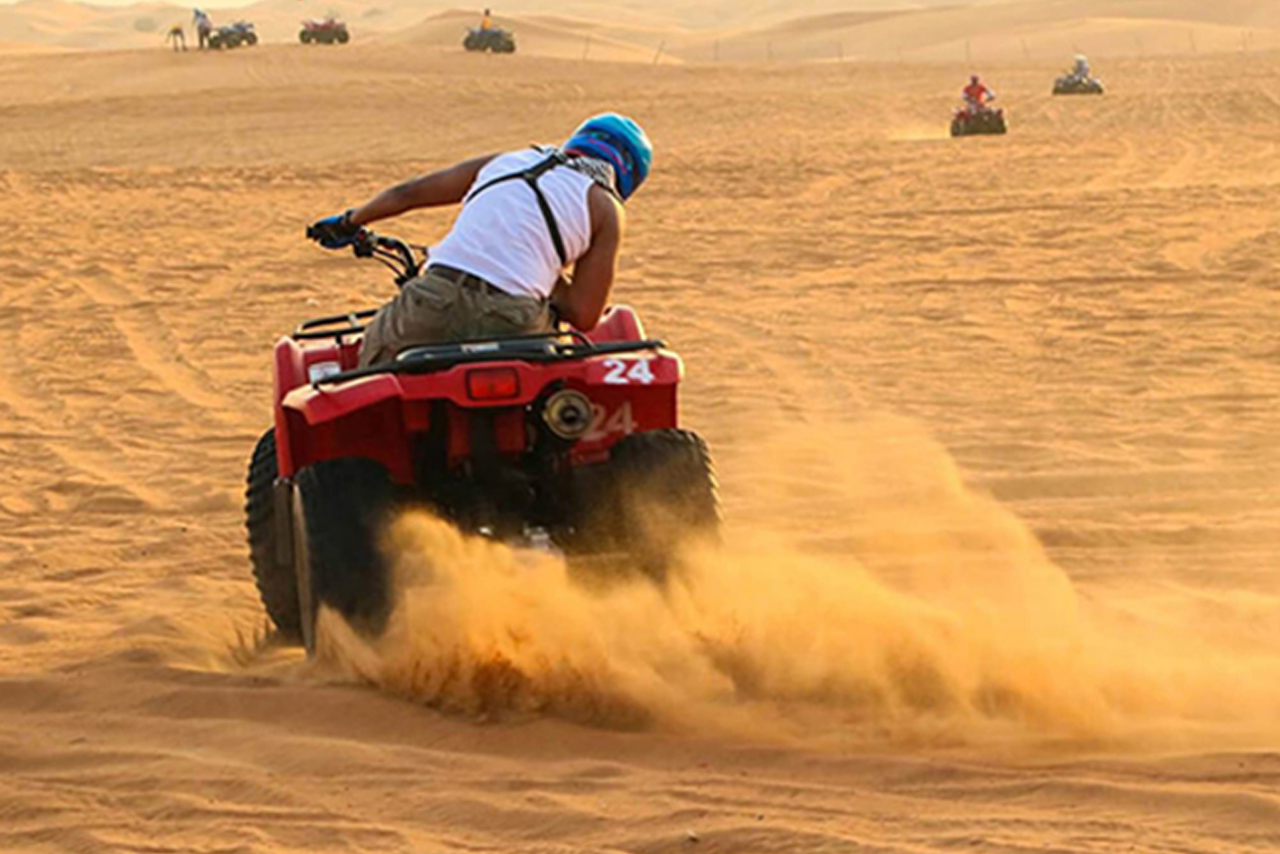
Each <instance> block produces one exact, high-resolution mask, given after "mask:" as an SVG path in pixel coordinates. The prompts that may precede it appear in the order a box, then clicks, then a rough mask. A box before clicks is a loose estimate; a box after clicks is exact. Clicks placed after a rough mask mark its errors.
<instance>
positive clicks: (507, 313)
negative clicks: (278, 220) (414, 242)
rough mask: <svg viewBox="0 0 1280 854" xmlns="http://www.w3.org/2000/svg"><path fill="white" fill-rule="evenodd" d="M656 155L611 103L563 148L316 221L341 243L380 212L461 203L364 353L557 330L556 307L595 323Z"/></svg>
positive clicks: (519, 155)
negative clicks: (627, 208) (628, 210)
mask: <svg viewBox="0 0 1280 854" xmlns="http://www.w3.org/2000/svg"><path fill="white" fill-rule="evenodd" d="M652 163H653V146H652V144H651V143H650V142H649V138H648V136H646V135H645V132H644V130H643V129H641V127H640V126H639V125H638V124H636V123H635V122H634V121H632V120H631V119H629V118H627V117H625V116H621V115H618V114H616V113H606V114H604V115H599V116H596V117H594V118H591V119H588V120H587V121H586V122H584V123H583V124H582V125H581V126H580V127H579V128H578V129H577V130H576V131H574V133H573V136H572V137H570V138H569V140H568V142H566V143H565V144H564V145H563V146H562V147H560V148H551V147H535V148H530V149H525V150H523V151H515V152H511V153H508V154H500V155H489V156H485V157H479V158H476V159H474V160H467V161H464V162H462V163H459V164H457V165H455V166H452V167H450V168H448V169H444V170H441V171H439V172H434V173H432V174H429V175H424V176H422V177H418V178H413V179H411V180H409V181H406V182H404V183H403V184H399V185H397V186H395V187H391V188H390V189H387V190H384V191H383V192H382V193H380V194H378V195H377V196H376V197H375V198H374V199H373V200H372V201H370V202H368V203H367V204H365V205H363V206H362V207H359V208H354V209H352V210H349V211H347V212H346V213H343V214H339V215H337V216H331V217H328V218H326V219H322V220H320V221H319V222H317V223H315V224H314V225H313V226H312V234H313V236H315V239H316V240H317V241H318V242H319V243H320V245H321V246H324V247H325V248H326V249H339V248H341V247H344V246H349V245H351V244H352V243H354V242H355V240H356V238H357V237H358V236H359V235H360V233H361V227H362V226H365V225H368V224H370V223H373V222H377V221H378V220H383V219H387V218H388V217H394V216H399V215H400V214H403V213H405V212H407V211H412V210H417V209H419V208H433V207H442V206H445V205H455V204H459V203H461V204H462V210H461V211H460V212H459V214H458V217H457V219H456V220H455V222H454V224H453V228H452V230H451V231H450V232H449V234H448V235H447V236H446V237H445V238H444V240H443V241H442V242H441V243H440V244H439V245H438V246H435V247H433V248H432V250H431V254H430V258H429V260H428V266H427V268H426V270H425V272H424V273H423V274H422V275H421V276H419V277H418V278H416V279H414V280H413V281H411V282H409V283H407V284H406V285H405V286H404V287H403V288H402V289H401V291H400V295H399V296H398V297H396V299H394V300H392V301H391V302H390V303H388V304H387V305H385V306H383V308H382V310H381V311H379V312H378V314H377V316H376V317H374V319H373V321H372V322H371V323H370V324H369V327H368V329H367V331H366V332H365V337H364V344H363V345H362V346H361V349H360V364H361V365H371V364H377V363H381V362H387V361H391V360H392V359H394V358H395V356H396V354H397V353H398V352H400V351H401V350H403V349H405V348H406V347H411V346H415V345H419V344H429V343H434V342H446V341H463V340H468V339H475V338H482V337H486V336H498V337H501V336H511V335H521V334H524V333H534V332H545V331H550V330H552V329H554V328H555V319H556V318H563V319H564V320H567V321H568V322H569V323H571V324H573V326H575V327H576V328H578V329H581V330H583V331H590V330H591V329H593V328H595V325H596V324H597V323H598V322H599V320H600V316H601V314H602V313H603V311H604V308H605V305H606V304H607V303H608V301H609V292H610V291H611V290H612V288H613V282H614V277H615V276H616V274H617V265H618V254H619V250H620V248H621V245H622V235H623V229H624V225H625V216H624V210H623V203H624V202H625V201H626V200H627V199H629V198H630V197H631V195H632V194H633V193H634V192H635V191H636V190H638V189H639V188H640V185H641V184H643V183H644V182H645V179H646V178H648V176H649V169H650V166H651V165H652ZM570 266H572V267H573V275H572V277H567V276H566V270H567V269H568V268H569V267H570Z"/></svg>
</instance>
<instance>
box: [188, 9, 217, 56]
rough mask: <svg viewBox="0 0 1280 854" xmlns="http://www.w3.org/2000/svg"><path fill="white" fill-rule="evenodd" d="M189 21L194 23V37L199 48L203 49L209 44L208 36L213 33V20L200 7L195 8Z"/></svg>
mask: <svg viewBox="0 0 1280 854" xmlns="http://www.w3.org/2000/svg"><path fill="white" fill-rule="evenodd" d="M191 21H192V23H194V24H195V25H196V39H197V41H198V47H199V48H200V50H204V49H205V48H207V47H208V46H209V36H210V35H212V34H213V21H211V20H209V13H208V12H205V11H203V10H201V9H196V10H195V12H194V13H193V14H192V16H191Z"/></svg>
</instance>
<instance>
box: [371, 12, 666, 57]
mask: <svg viewBox="0 0 1280 854" xmlns="http://www.w3.org/2000/svg"><path fill="white" fill-rule="evenodd" d="M495 23H496V24H497V25H498V26H501V27H504V28H506V29H509V30H511V31H512V32H514V33H515V36H516V41H517V45H518V50H519V52H520V53H522V54H531V55H533V56H539V57H544V58H555V59H573V60H583V59H588V60H599V61H608V62H653V61H654V59H655V56H656V54H657V49H658V47H659V46H660V45H661V43H662V41H663V36H662V35H661V34H660V32H655V31H651V30H643V29H633V28H625V27H622V26H620V25H612V26H605V25H599V24H592V23H591V22H588V21H575V20H572V19H565V18H557V17H527V18H510V17H504V16H501V15H499V16H497V17H496V18H495ZM475 24H476V16H475V14H474V13H471V12H461V11H457V10H454V11H449V12H441V13H439V14H437V15H433V16H431V17H429V18H427V19H426V20H424V21H422V22H421V23H419V24H416V25H414V26H412V27H408V28H406V29H403V30H397V31H395V32H393V33H389V34H387V35H384V36H382V37H381V38H380V39H379V41H380V42H383V43H387V44H415V45H419V46H421V47H429V48H437V49H442V50H457V49H458V46H459V45H460V44H461V43H462V39H463V37H464V36H465V35H466V33H467V29H468V28H469V27H474V26H475ZM649 39H652V43H651V45H645V44H643V43H638V42H642V40H643V41H648V40H649ZM668 61H670V58H668Z"/></svg>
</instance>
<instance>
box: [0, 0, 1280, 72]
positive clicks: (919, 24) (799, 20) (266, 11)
mask: <svg viewBox="0 0 1280 854" xmlns="http://www.w3.org/2000/svg"><path fill="white" fill-rule="evenodd" d="M499 11H500V12H501V13H502V14H503V15H507V16H508V17H505V18H502V19H501V21H502V22H503V23H504V24H505V25H506V26H509V27H511V28H512V29H514V30H516V31H517V32H519V33H520V44H521V52H522V53H525V54H527V55H536V56H544V57H552V58H560V59H573V60H582V59H583V58H584V57H585V58H586V59H595V60H602V61H623V62H640V61H648V62H652V61H653V58H654V56H655V54H656V52H657V50H658V48H659V47H661V48H662V50H663V55H664V56H665V57H666V60H667V61H668V62H670V61H676V60H681V61H691V62H715V61H720V62H763V61H786V62H803V61H832V60H840V59H844V60H903V59H910V60H919V61H940V62H954V61H961V60H963V61H965V62H970V63H984V62H1008V61H1049V60H1054V61H1060V60H1061V58H1062V57H1064V56H1067V55H1070V54H1071V53H1073V52H1076V51H1086V52H1088V53H1090V54H1092V55H1095V56H1099V57H1124V56H1157V55H1188V56H1190V55H1193V54H1197V53H1222V52H1239V51H1255V50H1265V49H1273V48H1277V47H1280V7H1277V6H1276V4H1274V3H1271V2H1267V0H1224V2H1222V3H1205V2H1202V0H1154V2H1148V1H1147V0H1117V2H1109V1H1108V2H1104V0H1003V1H1002V2H984V3H976V4H966V5H957V4H950V3H947V4H943V3H928V4H916V3H911V4H908V3H893V2H887V0H886V2H876V3H870V4H865V3H864V4H854V6H853V8H850V6H849V4H848V3H843V2H831V3H826V2H823V3H819V4H816V5H815V4H814V3H798V2H795V1H794V0H789V2H778V3H759V4H750V5H743V4H739V3H736V2H735V3H733V4H716V3H702V4H695V5H690V4H674V3H670V4H668V3H665V2H663V3H645V4H640V5H635V6H626V5H623V6H622V7H619V8H614V7H610V8H609V9H608V10H607V11H602V9H601V7H600V6H599V4H598V2H597V0H560V2H558V3H556V4H554V5H552V6H548V5H547V4H545V3H541V2H537V3H535V2H526V1H525V0H515V2H512V3H510V4H505V5H503V6H502V7H501V8H500V10H499ZM329 13H335V14H338V15H339V16H341V17H343V18H344V19H346V20H347V21H348V23H349V25H350V26H351V29H352V32H353V34H354V35H355V37H356V39H357V41H359V40H363V39H366V38H371V39H373V40H375V41H379V42H382V43H388V44H395V43H406V44H407V43H417V44H420V45H423V46H428V47H431V48H432V49H444V50H453V49H455V48H456V47H457V43H458V42H459V41H460V40H461V37H462V34H463V33H464V32H465V29H466V27H468V26H471V25H473V24H474V23H475V20H476V14H477V12H476V10H474V9H458V8H454V9H444V10H440V9H435V8H432V7H424V6H421V5H419V4H416V3H413V2H410V0H385V2H379V3H377V4H374V5H371V4H369V3H367V2H364V0H333V2H328V3H325V4H320V3H318V2H307V3H299V2H298V0H261V2H258V3H254V4H252V5H250V6H247V7H244V8H240V9H218V10H215V11H214V17H215V19H216V20H217V21H219V22H230V21H233V20H235V19H237V18H244V19H247V20H251V21H254V22H255V24H256V25H257V27H258V31H259V33H260V34H261V36H262V37H263V39H264V40H266V41H268V42H294V41H295V40H296V36H297V30H298V25H299V19H301V18H303V17H315V16H321V15H324V14H329ZM189 15H190V12H189V10H188V9H186V8H184V7H177V6H173V5H169V4H156V3H148V4H139V5H134V6H128V7H96V6H88V5H84V4H80V3H73V2H69V1H68V0H22V2H20V3H18V4H16V5H13V6H0V40H2V41H5V42H10V43H15V44H31V45H48V46H56V47H64V48H72V49H87V48H99V49H103V48H111V49H122V48H142V47H153V48H160V47H162V46H163V44H162V36H163V32H164V30H165V29H166V28H167V27H168V26H170V25H172V24H174V23H186V22H188V19H189Z"/></svg>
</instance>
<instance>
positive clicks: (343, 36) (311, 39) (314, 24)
mask: <svg viewBox="0 0 1280 854" xmlns="http://www.w3.org/2000/svg"><path fill="white" fill-rule="evenodd" d="M298 41H300V42H302V43H303V44H346V43H347V42H349V41H351V33H349V32H348V31H347V25H346V24H344V23H343V22H342V21H339V20H337V19H336V18H325V19H324V20H323V21H303V22H302V29H301V30H299V31H298Z"/></svg>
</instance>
